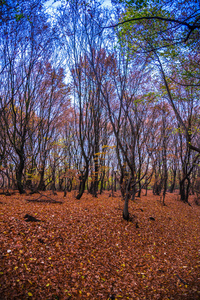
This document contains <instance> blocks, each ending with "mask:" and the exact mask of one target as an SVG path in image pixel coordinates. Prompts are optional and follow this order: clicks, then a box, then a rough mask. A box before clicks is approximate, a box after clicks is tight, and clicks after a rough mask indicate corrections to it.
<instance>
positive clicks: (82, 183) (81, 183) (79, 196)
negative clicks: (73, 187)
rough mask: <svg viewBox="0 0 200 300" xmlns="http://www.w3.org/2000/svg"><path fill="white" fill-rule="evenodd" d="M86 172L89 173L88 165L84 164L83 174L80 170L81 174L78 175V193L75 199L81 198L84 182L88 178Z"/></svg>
mask: <svg viewBox="0 0 200 300" xmlns="http://www.w3.org/2000/svg"><path fill="white" fill-rule="evenodd" d="M88 173H89V165H87V166H86V168H85V172H84V174H83V172H82V174H81V175H80V185H79V193H78V195H77V196H76V199H77V200H79V199H81V197H82V195H83V193H84V191H85V184H86V181H87V179H88Z"/></svg>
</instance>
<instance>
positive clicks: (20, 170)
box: [16, 158, 25, 194]
mask: <svg viewBox="0 0 200 300" xmlns="http://www.w3.org/2000/svg"><path fill="white" fill-rule="evenodd" d="M23 169H24V160H23V158H20V162H19V165H18V166H17V170H16V180H17V188H18V190H19V193H20V194H24V193H25V191H24V188H23V184H22V174H23Z"/></svg>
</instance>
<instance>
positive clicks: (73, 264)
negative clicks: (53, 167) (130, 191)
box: [0, 191, 200, 300]
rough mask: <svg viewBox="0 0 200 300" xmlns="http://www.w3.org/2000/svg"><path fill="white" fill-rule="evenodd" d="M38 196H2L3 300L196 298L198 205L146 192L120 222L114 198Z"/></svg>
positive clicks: (199, 291)
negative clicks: (128, 220) (35, 220)
mask: <svg viewBox="0 0 200 300" xmlns="http://www.w3.org/2000/svg"><path fill="white" fill-rule="evenodd" d="M39 196H40V198H39V199H38V200H39V202H34V201H33V202H32V201H28V200H34V199H36V198H37V197H38V196H37V195H34V194H33V195H28V194H26V195H19V194H18V193H17V192H16V193H15V194H14V195H11V196H4V195H0V299H1V300H5V299H8V300H12V299H17V300H19V299H49V300H53V299H93V300H95V299H105V300H106V299H138V300H141V299H162V300H164V299H174V300H178V299H179V300H185V299H191V300H195V299H200V207H199V206H197V205H195V204H193V203H192V206H189V205H187V204H184V203H182V202H180V201H179V200H178V196H177V195H175V194H173V195H172V194H167V196H166V206H162V204H161V203H160V198H159V196H153V195H152V193H151V191H149V195H148V196H146V197H145V196H142V197H141V198H140V199H139V198H137V199H136V200H135V201H134V202H132V201H131V202H130V214H131V217H132V221H131V222H126V221H124V220H123V219H122V207H123V201H122V200H121V199H120V195H118V194H117V193H116V194H115V197H109V194H108V192H104V194H103V195H101V196H99V197H98V198H93V197H92V196H90V195H89V194H87V193H85V194H84V196H83V197H82V198H81V200H76V199H75V197H74V194H73V192H72V193H68V194H67V197H66V198H63V193H58V194H57V195H50V192H46V196H43V199H44V202H43V201H42V196H41V195H39ZM49 197H50V198H49ZM48 199H49V200H50V199H54V200H56V201H60V202H63V203H54V202H55V201H51V203H48V201H47V200H48ZM27 214H28V215H31V216H33V217H34V218H36V219H37V220H40V221H38V222H32V221H30V222H27V220H28V219H26V218H24V217H25V215H27Z"/></svg>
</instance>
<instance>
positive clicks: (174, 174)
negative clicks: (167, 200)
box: [169, 170, 176, 193]
mask: <svg viewBox="0 0 200 300" xmlns="http://www.w3.org/2000/svg"><path fill="white" fill-rule="evenodd" d="M175 183H176V170H173V181H172V184H171V186H170V189H169V192H170V193H173V192H174V188H175Z"/></svg>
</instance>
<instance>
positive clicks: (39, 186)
mask: <svg viewBox="0 0 200 300" xmlns="http://www.w3.org/2000/svg"><path fill="white" fill-rule="evenodd" d="M45 189H46V185H45V182H44V165H43V166H42V169H41V170H40V182H39V185H38V190H40V191H45Z"/></svg>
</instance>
